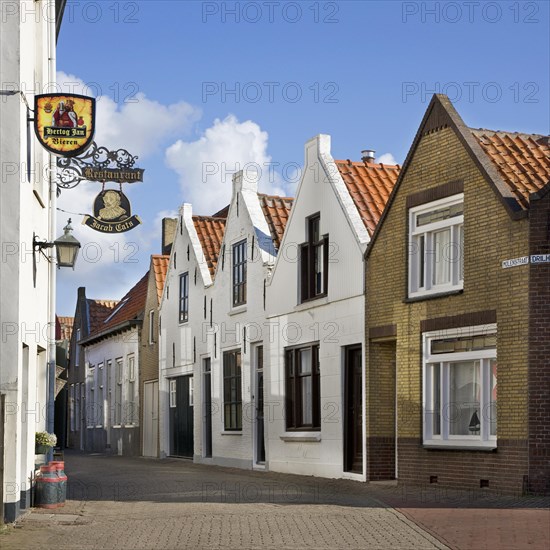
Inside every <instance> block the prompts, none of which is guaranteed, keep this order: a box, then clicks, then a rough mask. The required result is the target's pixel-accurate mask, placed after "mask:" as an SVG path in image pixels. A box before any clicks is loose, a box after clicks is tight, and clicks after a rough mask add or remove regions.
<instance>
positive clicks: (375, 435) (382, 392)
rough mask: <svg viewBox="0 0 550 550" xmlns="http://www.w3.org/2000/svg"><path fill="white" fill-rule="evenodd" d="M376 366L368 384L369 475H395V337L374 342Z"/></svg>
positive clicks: (374, 477) (371, 352) (372, 358)
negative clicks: (374, 374)
mask: <svg viewBox="0 0 550 550" xmlns="http://www.w3.org/2000/svg"><path fill="white" fill-rule="evenodd" d="M369 357H370V361H371V362H372V365H373V366H374V368H375V369H376V376H373V377H371V379H370V381H369V384H368V386H367V388H368V389H367V406H368V415H367V426H368V433H369V439H368V446H367V479H369V480H379V479H394V478H395V341H393V342H371V344H370V350H369Z"/></svg>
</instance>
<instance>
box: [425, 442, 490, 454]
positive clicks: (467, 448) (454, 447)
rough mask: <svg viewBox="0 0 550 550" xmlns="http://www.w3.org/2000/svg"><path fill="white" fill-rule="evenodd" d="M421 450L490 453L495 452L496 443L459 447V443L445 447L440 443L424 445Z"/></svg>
mask: <svg viewBox="0 0 550 550" xmlns="http://www.w3.org/2000/svg"><path fill="white" fill-rule="evenodd" d="M422 448H423V449H428V450H434V451H485V452H489V453H490V452H493V451H496V450H497V444H496V441H494V442H491V444H490V445H466V444H464V445H461V444H460V443H456V444H453V445H445V444H441V443H436V444H431V443H424V444H423V445H422Z"/></svg>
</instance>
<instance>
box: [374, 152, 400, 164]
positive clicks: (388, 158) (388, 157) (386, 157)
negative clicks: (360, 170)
mask: <svg viewBox="0 0 550 550" xmlns="http://www.w3.org/2000/svg"><path fill="white" fill-rule="evenodd" d="M376 162H380V163H382V164H397V161H396V160H395V158H394V157H393V155H392V154H391V153H384V154H383V155H380V156H379V157H378V158H377V159H376Z"/></svg>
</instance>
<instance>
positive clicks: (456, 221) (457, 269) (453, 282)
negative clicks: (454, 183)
mask: <svg viewBox="0 0 550 550" xmlns="http://www.w3.org/2000/svg"><path fill="white" fill-rule="evenodd" d="M460 203H462V204H464V193H459V194H457V195H453V196H451V197H446V198H444V199H439V200H437V201H433V202H430V203H427V204H422V205H420V206H415V207H413V208H410V209H409V212H408V216H409V258H408V260H409V297H410V298H416V297H422V296H430V295H432V294H441V293H445V292H453V291H457V290H462V289H463V288H464V251H463V244H462V243H463V240H464V214H462V215H461V216H455V217H453V218H448V219H446V220H440V221H436V222H432V223H429V224H426V225H423V226H420V227H417V226H416V220H417V217H418V216H419V215H421V214H426V213H428V212H430V211H432V210H438V209H440V208H445V207H449V206H453V205H455V204H460ZM448 228H450V230H451V238H450V243H449V249H448V250H446V251H443V254H444V255H446V256H447V258H448V259H447V261H448V262H449V264H450V272H451V273H450V282H449V283H446V284H435V283H433V280H432V277H433V269H432V267H433V262H432V261H431V258H432V257H433V254H434V252H433V251H434V246H433V244H432V243H433V235H434V234H435V233H436V232H438V231H441V230H443V229H448ZM422 237H424V250H425V253H424V257H423V258H421V255H420V249H421V244H420V242H421V238H422ZM455 251H456V252H458V255H459V261H456V260H452V259H450V258H449V255H450V254H456V252H455ZM422 267H423V275H424V285H423V286H420V284H421V281H420V278H421V276H420V273H421V269H422Z"/></svg>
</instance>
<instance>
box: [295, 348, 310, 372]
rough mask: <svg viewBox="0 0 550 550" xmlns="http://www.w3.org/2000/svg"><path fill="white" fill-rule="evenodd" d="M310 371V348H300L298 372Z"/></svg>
mask: <svg viewBox="0 0 550 550" xmlns="http://www.w3.org/2000/svg"><path fill="white" fill-rule="evenodd" d="M310 373H311V348H307V349H301V350H300V372H299V373H298V374H310Z"/></svg>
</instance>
